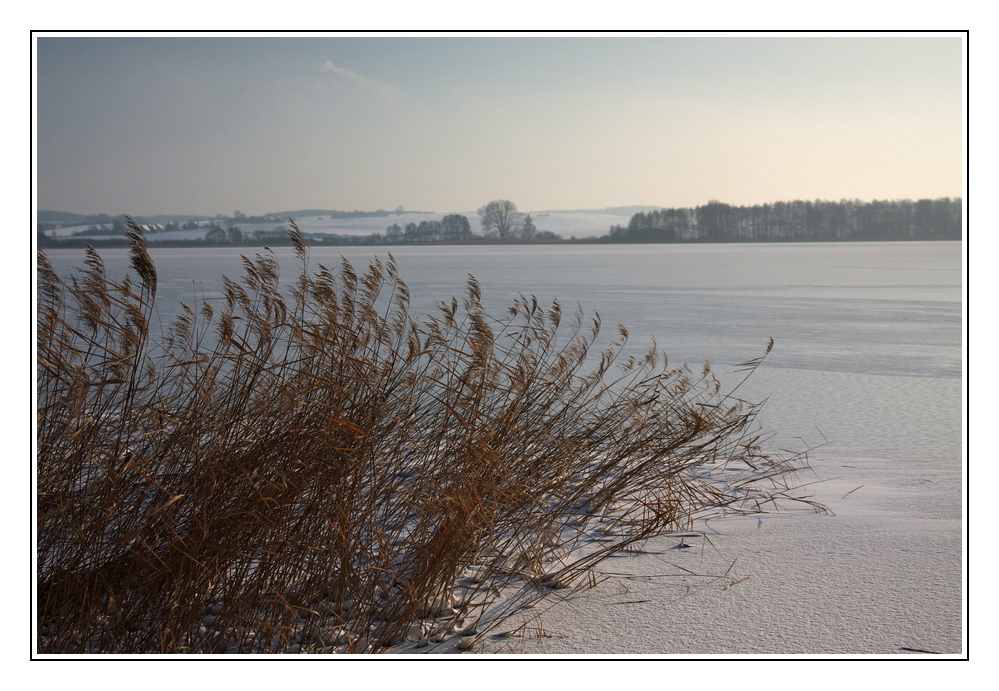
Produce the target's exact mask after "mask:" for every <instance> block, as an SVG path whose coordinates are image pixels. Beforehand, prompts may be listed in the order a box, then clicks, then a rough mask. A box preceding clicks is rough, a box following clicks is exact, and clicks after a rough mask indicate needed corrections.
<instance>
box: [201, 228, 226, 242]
mask: <svg viewBox="0 0 999 691" xmlns="http://www.w3.org/2000/svg"><path fill="white" fill-rule="evenodd" d="M228 243H229V234H228V233H226V232H225V228H223V227H222V226H220V225H219V224H218V223H213V224H212V225H211V226H209V227H208V232H207V233H205V244H206V245H226V244H228Z"/></svg>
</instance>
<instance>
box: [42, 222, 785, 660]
mask: <svg viewBox="0 0 999 691" xmlns="http://www.w3.org/2000/svg"><path fill="white" fill-rule="evenodd" d="M129 225H130V227H131V230H130V232H129V233H128V239H129V242H130V244H131V264H132V268H133V271H134V274H135V276H134V278H126V279H124V280H122V281H121V282H114V281H113V280H111V279H110V278H108V277H107V276H106V275H105V272H104V267H103V264H102V262H101V260H100V257H99V256H98V254H97V253H96V252H95V251H94V250H93V249H88V251H87V257H86V264H85V267H84V268H83V270H82V271H81V272H80V274H79V275H77V276H73V277H71V278H69V279H63V278H61V277H59V276H57V275H56V273H55V272H54V271H53V269H52V267H51V265H50V264H49V262H48V261H47V259H46V258H45V256H44V255H43V254H40V255H39V258H38V275H39V305H38V343H37V380H38V384H37V390H38V408H37V638H36V641H37V649H38V651H39V652H40V653H87V652H93V653H151V652H152V653H177V652H192V653H194V652H196V653H225V652H275V651H316V652H324V651H325V652H347V653H355V652H358V653H359V652H379V651H383V650H386V649H390V648H391V646H393V645H398V644H399V643H401V642H402V641H404V640H407V639H408V640H412V641H417V644H424V643H426V642H428V639H429V640H441V639H442V638H443V637H444V636H446V635H447V634H448V632H450V631H452V629H453V628H454V627H455V626H456V624H457V622H459V621H460V620H463V621H464V623H465V624H466V625H467V623H468V622H472V626H469V627H468V628H466V630H465V631H460V632H459V633H464V634H469V632H470V631H473V630H474V628H473V627H474V622H475V621H476V617H477V616H480V615H481V612H482V611H483V609H484V606H485V604H487V603H488V602H489V601H490V600H491V599H492V598H493V597H494V595H495V592H496V590H495V588H501V587H511V586H512V587H521V588H522V589H523V592H524V593H534V594H535V596H537V597H542V596H544V594H545V592H547V591H548V590H552V589H556V588H561V587H563V586H566V585H575V586H576V587H586V584H587V583H589V584H591V585H592V584H593V583H595V582H596V579H595V578H594V575H593V567H594V566H595V565H596V564H598V563H599V562H600V561H601V560H603V559H605V558H606V557H608V556H610V555H611V554H613V553H615V552H617V551H618V550H621V549H623V548H625V547H628V546H629V545H632V544H634V543H636V542H640V541H642V540H645V539H647V538H649V537H651V536H654V535H656V534H661V533H663V532H666V531H671V530H676V529H686V528H688V527H689V525H690V523H691V521H692V520H694V519H695V518H698V517H702V516H706V515H714V514H717V513H719V512H724V511H762V510H764V506H765V505H766V503H767V502H770V501H773V500H775V499H777V498H780V497H787V496H789V495H788V490H789V485H788V478H790V477H791V474H792V473H793V471H795V470H796V469H798V468H799V467H800V466H801V464H802V462H803V461H802V459H800V458H797V457H795V458H790V459H788V458H783V457H778V456H775V455H772V454H768V453H764V452H763V451H762V450H761V448H760V441H761V440H760V437H759V436H758V434H756V433H754V432H753V428H754V417H755V415H756V414H757V411H758V407H757V406H755V405H750V404H748V403H746V402H744V401H740V400H737V399H736V398H734V397H733V396H731V395H726V394H724V393H722V390H721V387H720V384H719V383H718V382H717V380H716V379H715V378H714V377H713V375H712V374H711V373H710V371H709V368H707V367H705V368H704V370H703V371H702V372H700V373H696V374H695V373H694V372H692V371H691V370H690V369H689V368H687V367H686V366H683V367H680V368H677V369H671V368H670V367H669V365H668V364H667V361H666V359H665V357H664V356H663V355H662V354H661V353H660V352H659V351H658V350H657V348H656V347H655V345H654V344H653V346H652V347H651V348H650V349H649V350H648V352H647V353H646V354H645V356H644V358H639V359H636V358H627V359H626V361H624V362H619V360H625V358H623V356H621V351H622V348H623V345H624V343H625V341H626V339H627V331H626V330H624V329H623V327H622V328H621V329H620V332H619V338H618V339H617V340H616V341H615V343H614V344H613V345H611V346H610V347H608V348H606V349H603V350H601V351H600V352H598V353H591V350H593V349H594V341H595V339H596V338H597V334H598V333H599V331H600V320H599V317H595V318H593V319H592V320H589V321H586V320H584V317H583V315H582V313H581V312H577V313H576V314H575V315H574V316H573V317H572V318H571V319H568V320H566V321H567V322H568V323H567V324H566V325H562V324H561V322H562V321H563V318H562V314H561V308H560V306H559V304H558V303H557V302H554V303H553V304H552V305H551V306H550V307H549V308H544V307H542V306H541V305H539V304H538V302H537V300H535V299H534V298H533V297H530V298H527V297H523V296H521V297H519V298H517V299H516V300H515V301H514V303H513V305H512V307H511V308H510V311H509V314H508V315H506V316H505V317H504V318H503V319H493V318H490V317H489V316H487V315H486V314H485V313H484V311H483V309H482V306H481V303H480V292H479V286H478V284H477V283H476V281H475V279H474V278H471V277H470V278H469V281H468V285H467V291H466V295H465V296H464V299H463V300H462V301H461V302H460V303H459V301H458V300H457V299H451V300H450V301H449V302H443V303H440V306H439V307H440V309H439V314H437V316H435V317H432V318H425V319H424V320H423V321H418V320H416V319H414V318H413V317H412V316H411V315H410V312H409V291H408V289H407V287H406V285H405V283H404V282H403V281H402V280H401V279H400V278H399V276H398V273H397V269H396V265H395V262H394V260H393V259H392V258H391V256H390V257H389V259H388V261H387V262H382V261H380V260H377V259H376V260H375V261H373V262H372V264H371V265H370V266H369V268H368V269H367V271H366V272H365V273H363V274H362V275H358V274H357V273H356V272H355V270H354V268H353V267H352V266H351V265H350V264H349V263H348V262H347V261H346V260H344V261H343V263H342V265H341V266H340V267H339V268H338V269H336V270H334V269H330V268H328V267H324V266H321V265H320V266H319V267H318V269H317V270H316V271H315V272H314V273H310V272H309V271H308V252H307V249H306V247H305V245H304V242H303V240H302V237H301V235H300V234H299V233H298V230H297V228H295V230H294V231H293V233H292V240H293V243H294V244H295V247H296V252H297V254H298V256H299V258H300V261H301V267H300V272H299V275H298V277H297V280H296V281H295V283H294V284H293V286H292V287H291V289H290V291H289V292H290V297H291V300H290V301H289V300H287V299H286V297H285V296H284V294H283V293H282V291H281V290H280V287H279V274H278V266H277V263H276V262H275V260H274V259H273V257H272V256H270V255H263V256H261V255H257V256H256V258H255V259H253V260H250V259H247V258H244V275H243V277H242V280H241V281H240V282H235V281H232V280H229V279H224V284H225V299H224V305H223V306H222V307H221V309H220V310H213V309H212V308H211V307H210V306H209V305H208V304H207V303H206V304H205V305H203V306H202V307H201V308H200V309H198V310H195V309H194V308H191V307H189V306H187V305H184V306H183V311H182V313H181V314H180V316H179V317H178V318H177V319H176V321H175V322H174V323H173V325H172V327H171V328H170V329H169V331H168V333H167V334H166V336H165V337H163V338H162V339H157V342H153V340H152V339H151V338H150V335H149V323H150V320H151V319H152V318H153V317H154V314H155V312H154V297H155V291H156V270H155V267H154V266H153V263H152V261H151V260H150V258H149V255H148V253H147V252H146V249H145V243H144V239H143V236H142V231H141V230H140V229H139V228H138V227H137V226H136V225H135V224H134V223H131V222H130V223H129ZM216 312H217V313H216ZM768 350H769V349H768ZM593 360H596V363H597V364H596V366H595V367H593V368H592V369H590V370H587V369H585V367H584V366H585V365H586V364H587V363H589V362H591V361H593ZM760 360H762V358H758V359H757V360H754V361H752V362H750V363H747V366H748V367H749V368H750V369H752V368H754V367H755V366H756V365H758V364H759V361H760ZM598 525H599V526H600V527H601V528H602V529H604V532H603V533H602V541H601V542H599V543H594V544H599V546H600V547H599V549H596V550H591V551H588V552H585V553H576V554H573V553H572V549H573V547H575V546H577V544H578V540H579V538H580V536H582V535H585V534H587V532H589V531H591V530H592V529H593V528H594V527H595V526H598ZM463 640H465V639H463ZM467 640H469V641H471V640H472V639H467ZM468 645H469V647H470V646H471V643H469V644H468Z"/></svg>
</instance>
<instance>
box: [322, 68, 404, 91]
mask: <svg viewBox="0 0 999 691" xmlns="http://www.w3.org/2000/svg"><path fill="white" fill-rule="evenodd" d="M321 69H322V71H323V72H332V73H333V74H335V75H336V76H337V77H340V78H341V79H345V80H347V81H350V82H353V83H354V84H357V85H358V86H360V87H361V88H362V89H365V90H367V91H371V92H373V93H377V94H382V95H384V96H394V95H396V94H398V93H399V87H398V86H396V85H395V84H388V83H386V82H382V81H379V80H377V79H370V78H368V77H365V76H364V75H362V74H358V73H357V72H354V71H352V70H348V69H347V68H346V67H340V66H339V65H334V64H333V63H332V62H330V61H329V60H327V61H326V62H324V63H323V66H322V68H321Z"/></svg>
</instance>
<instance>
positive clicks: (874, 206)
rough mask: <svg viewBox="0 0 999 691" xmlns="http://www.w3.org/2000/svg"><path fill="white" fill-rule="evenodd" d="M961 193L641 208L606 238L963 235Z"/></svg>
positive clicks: (932, 237) (744, 239)
mask: <svg viewBox="0 0 999 691" xmlns="http://www.w3.org/2000/svg"><path fill="white" fill-rule="evenodd" d="M961 219H962V203H961V199H960V198H956V199H952V198H949V197H942V198H939V199H920V200H918V201H912V200H908V199H904V200H893V201H871V202H862V201H859V200H842V201H838V202H834V201H792V202H776V203H773V204H757V205H754V206H732V205H730V204H724V203H722V202H719V201H714V200H712V201H709V202H708V203H707V204H705V205H703V206H698V207H694V208H668V209H657V210H654V211H648V212H639V213H636V214H635V215H634V216H632V217H631V220H630V221H629V222H628V225H627V226H620V225H618V226H613V227H612V228H611V230H610V232H609V233H608V234H607V235H606V236H604V237H603V238H601V239H602V240H603V241H607V242H796V241H812V242H815V241H827V242H828V241H851V240H853V241H856V240H960V239H961V237H962V230H961V227H962V226H961Z"/></svg>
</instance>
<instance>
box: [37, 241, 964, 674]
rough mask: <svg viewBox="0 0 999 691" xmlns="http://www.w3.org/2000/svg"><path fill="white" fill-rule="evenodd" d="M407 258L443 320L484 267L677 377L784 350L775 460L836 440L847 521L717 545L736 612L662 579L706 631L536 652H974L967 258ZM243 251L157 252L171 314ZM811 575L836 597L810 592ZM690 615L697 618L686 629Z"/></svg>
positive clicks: (826, 495) (535, 252)
mask: <svg viewBox="0 0 999 691" xmlns="http://www.w3.org/2000/svg"><path fill="white" fill-rule="evenodd" d="M242 251H243V252H246V251H247V250H246V249H243V250H242ZM392 251H393V255H394V256H395V258H396V260H397V263H398V266H399V270H400V274H401V276H402V278H403V279H404V280H405V281H406V282H407V284H408V285H409V287H410V289H411V291H412V295H413V309H414V311H417V312H429V311H432V310H433V308H434V304H435V303H436V301H438V300H444V299H449V298H450V296H452V295H455V296H457V297H458V298H459V299H460V298H461V295H462V290H463V287H464V284H465V280H466V278H467V274H469V273H471V274H474V275H475V276H476V278H478V280H479V281H480V283H481V285H482V292H483V303H484V305H485V306H486V308H487V310H488V311H489V312H490V313H491V314H493V315H494V316H501V315H502V313H503V310H504V309H505V307H506V306H507V305H508V304H509V303H510V301H511V300H512V298H513V297H514V296H516V295H517V294H518V293H524V294H534V295H536V296H537V297H538V299H539V300H540V301H542V302H543V303H547V302H550V300H551V299H552V297H553V296H558V298H559V300H560V302H561V303H562V305H563V311H564V312H570V311H571V310H572V308H573V306H574V305H575V304H577V303H578V304H580V305H581V306H582V307H583V309H584V311H586V312H592V311H593V310H597V311H599V313H600V315H601V317H602V318H603V323H604V329H605V333H608V334H611V333H612V332H613V331H614V330H615V329H614V327H615V325H616V324H617V323H618V322H620V323H622V324H624V325H626V326H627V327H628V329H629V330H630V332H631V344H632V345H633V346H634V347H635V349H636V350H641V351H643V350H644V349H645V348H646V347H647V345H648V343H649V340H650V339H651V338H652V337H653V336H654V337H655V338H656V339H657V341H658V344H659V346H660V348H661V349H663V350H665V351H666V353H667V354H668V355H669V357H670V359H671V360H672V361H673V362H676V363H680V362H690V363H691V364H692V365H700V364H701V363H702V362H703V361H704V360H705V359H707V360H709V361H711V363H712V365H713V366H714V369H715V372H716V374H717V376H718V377H719V378H720V379H721V380H722V383H723V385H726V384H727V385H729V386H734V385H735V384H736V383H738V381H739V380H740V379H741V376H740V375H738V374H736V373H735V370H736V369H737V365H738V363H740V362H743V361H745V360H748V359H750V358H754V357H757V356H758V355H761V354H762V353H763V351H764V348H765V347H766V344H767V340H768V338H769V337H771V336H772V337H773V338H774V339H775V341H776V346H775V348H774V350H773V352H772V353H771V354H770V356H769V357H768V358H767V359H766V361H765V362H764V364H763V366H762V367H761V368H760V369H759V370H758V371H757V372H756V373H755V374H754V375H753V377H752V378H751V379H750V380H749V381H748V382H747V383H746V384H745V385H744V386H743V387H742V388H741V389H740V395H742V396H743V397H745V398H748V399H750V400H762V399H764V398H767V399H768V400H767V404H766V406H765V408H764V410H763V414H762V417H761V419H762V422H763V424H764V426H765V427H766V428H767V429H770V430H773V431H775V432H776V433H777V437H776V441H775V443H776V444H778V445H780V446H783V447H786V448H794V449H800V448H803V447H804V446H806V445H808V446H816V445H819V444H824V445H823V446H821V448H818V449H816V450H815V451H813V452H812V453H811V454H810V456H809V457H810V459H811V463H812V466H813V468H814V470H815V474H816V476H817V477H818V478H819V479H821V480H823V481H824V482H823V483H821V484H819V485H817V486H816V491H815V492H814V494H815V496H816V497H818V498H820V500H822V501H824V502H826V503H827V504H828V505H829V506H830V508H831V509H832V510H833V511H834V512H835V514H836V515H835V516H816V517H800V518H794V519H793V520H794V521H796V522H793V523H789V522H788V521H787V520H782V519H783V518H785V517H775V518H774V519H770V518H767V519H764V523H765V524H766V525H767V526H769V528H770V531H769V533H767V532H766V531H762V532H761V526H762V525H764V523H760V524H759V525H757V523H756V519H753V522H752V524H751V528H750V527H747V526H749V525H750V524H748V523H733V524H731V525H732V528H731V529H730V530H728V531H726V530H725V529H722V530H721V532H720V533H719V534H720V537H719V539H718V540H716V541H715V542H716V547H717V549H718V550H719V552H718V555H720V556H719V558H720V559H721V561H725V562H731V561H732V559H733V557H737V558H738V559H739V560H740V561H739V563H740V564H743V565H744V568H748V569H750V570H749V571H747V572H746V574H743V575H747V574H749V575H752V576H753V578H752V580H751V581H747V582H746V583H745V584H740V585H739V586H736V588H735V589H733V591H725V593H726V594H725V595H724V596H722V595H717V594H715V595H711V596H710V597H708V596H703V597H702V596H698V597H695V598H694V599H690V598H689V597H685V596H682V593H681V591H675V590H670V588H675V584H672V582H671V584H670V585H667V584H666V583H665V581H655V587H656V588H660V589H666V591H662V590H659V591H656V592H657V593H658V595H656V596H655V597H664V598H667V599H669V598H672V601H673V602H674V607H675V609H674V610H673V612H672V613H671V614H670V616H671V617H676V618H677V621H678V622H685V623H683V626H684V627H687V629H686V630H688V632H689V635H687V636H686V637H683V636H678V635H677V634H676V631H675V630H665V629H663V628H662V627H659V628H658V629H656V627H652V629H654V630H658V634H656V633H650V631H643V630H641V628H642V626H641V624H642V622H646V621H655V618H656V616H659V617H660V618H662V616H663V615H662V613H661V612H660V613H659V614H658V615H657V614H656V612H655V611H652V612H646V613H645V614H641V613H640V612H639V611H638V609H639V608H632V609H630V610H628V611H627V612H625V611H622V610H620V609H615V608H613V607H611V608H607V607H604V608H603V609H600V608H596V607H595V608H594V609H592V611H590V610H586V609H585V606H584V607H582V608H576V609H575V610H572V608H570V610H571V611H576V612H577V615H576V616H577V619H578V617H579V616H583V621H582V622H580V621H576V622H575V623H573V621H574V620H573V619H572V617H569V618H568V619H567V623H565V624H564V626H566V627H568V628H567V629H566V630H567V631H568V633H567V634H566V636H565V637H561V638H560V637H556V638H554V639H552V640H550V641H546V642H540V641H539V642H538V646H539V649H538V650H536V651H534V652H559V653H572V652H579V653H585V652H590V653H593V652H611V653H629V652H632V653H633V652H644V653H674V654H676V653H683V654H701V653H704V654H725V653H741V652H745V653H750V654H752V653H761V652H762V653H781V652H786V653H809V652H814V653H846V654H851V653H874V654H895V653H898V652H899V650H900V648H903V647H911V648H917V649H923V650H932V651H935V652H945V653H958V652H960V651H961V649H962V639H961V623H962V589H963V584H962V579H961V574H962V558H963V553H962V498H963V496H962V487H963V474H962V473H963V463H962V458H963V456H962V441H963V436H962V405H963V400H964V398H963V396H962V340H961V339H962V328H961V324H962V298H963V289H962V248H961V244H960V243H849V244H759V245H585V246H571V247H559V246H551V245H548V246H539V247H529V246H510V247H496V246H493V247H396V248H393V250H392ZM239 252H240V250H238V249H224V248H205V249H153V250H152V251H151V254H152V256H153V259H154V261H155V263H156V266H157V269H158V272H159V294H158V298H159V299H158V304H159V310H160V312H161V315H162V316H163V317H164V319H166V318H168V317H169V316H170V315H171V314H173V313H175V311H176V309H175V306H176V305H177V303H178V302H180V301H182V300H183V301H184V302H188V303H192V304H199V302H200V299H201V296H202V295H203V296H204V298H205V299H208V300H209V301H213V300H217V299H218V298H219V297H220V296H221V286H220V282H219V280H218V276H219V275H220V274H226V275H228V276H229V277H230V278H237V277H238V276H239V274H240V259H239ZM375 253H377V254H378V255H379V256H381V257H383V258H384V257H385V250H384V249H382V248H371V247H359V248H335V249H333V248H324V249H320V250H317V251H315V252H314V253H313V255H312V258H311V263H312V266H313V268H314V267H315V265H316V264H317V263H323V264H326V265H328V266H330V267H335V266H336V265H337V264H338V262H339V257H340V255H341V254H342V255H344V256H346V257H347V258H348V259H349V260H350V261H351V262H353V263H354V265H355V267H356V268H358V270H359V272H360V270H361V269H363V268H364V267H365V266H366V264H367V261H368V260H369V259H370V258H371V257H372V256H373V255H374V254H375ZM276 254H277V257H278V259H279V261H280V263H281V267H282V278H283V280H286V281H287V282H290V281H291V280H292V279H293V278H294V275H295V261H294V257H293V254H292V251H291V249H290V248H280V249H278V250H276ZM101 255H102V257H103V258H104V260H105V263H106V265H107V268H108V273H109V275H111V276H112V277H120V276H121V275H123V273H124V272H125V270H126V266H127V256H126V251H125V250H118V249H109V250H103V251H102V252H101ZM48 256H49V258H50V259H51V260H52V262H53V264H54V265H55V266H56V269H57V270H59V271H67V270H68V269H69V267H72V266H79V265H80V264H82V260H83V252H82V251H81V250H51V251H49V252H48ZM855 488H857V489H856V491H853V490H855ZM722 533H730V534H727V535H725V534H722ZM754 559H756V562H754ZM782 560H784V561H782ZM613 561H620V560H613ZM643 563H644V562H643ZM754 563H756V564H757V565H756V566H755V567H754V566H753V564H754ZM747 564H748V566H745V565H747ZM778 565H779V566H778ZM614 566H615V567H618V566H620V564H614ZM646 566H648V565H646ZM646 566H642V565H640V564H639V565H637V566H636V568H638V569H639V570H641V569H642V568H646ZM650 568H651V567H650ZM754 569H755V570H754ZM722 570H724V567H722ZM788 574H793V577H792V580H793V578H798V579H805V580H803V581H802V583H803V585H802V587H801V588H797V589H796V590H794V592H793V593H791V592H787V584H788V582H790V581H787V580H785V576H787V575H788ZM816 581H817V582H818V583H819V585H820V586H821V585H822V584H825V585H824V587H819V586H815V588H812V587H811V586H808V585H807V584H808V583H813V582H816ZM688 585H689V584H688ZM649 587H652V586H649ZM810 588H812V589H810ZM753 589H755V590H753ZM803 589H804V590H803ZM735 591H738V592H737V594H732V593H733V592H735ZM664 593H665V594H664ZM678 593H681V594H678ZM803 593H804V594H803ZM749 594H753V599H746V600H745V601H742V604H741V605H740V606H734V605H732V602H731V601H729V602H728V604H725V603H724V602H723V601H720V600H719V599H718V598H721V597H725V598H729V597H731V598H736V597H749ZM806 595H807V597H806ZM600 597H603V595H601V592H597V593H596V594H595V595H594V598H593V602H594V603H600V602H601V600H600ZM801 598H804V599H801ZM625 599H628V598H625ZM631 599H634V600H638V599H639V598H631ZM761 603H762V604H761ZM768 603H769V604H768ZM684 607H689V608H690V611H689V616H688V617H687V619H684V615H683V612H684V611H685V610H684ZM740 607H741V609H740ZM580 611H582V612H584V614H579V612H580ZM624 615H627V616H630V617H632V618H633V621H632V624H635V625H631V624H629V627H630V628H628V627H625V628H626V629H627V630H624V631H622V627H620V626H618V625H617V624H615V621H616V620H615V619H614V617H620V616H624ZM715 616H719V617H729V618H730V619H729V620H728V628H729V629H732V630H734V631H735V632H742V633H745V631H746V630H747V629H752V628H753V627H760V626H762V624H760V622H761V621H763V622H765V621H766V620H767V618H768V617H772V618H775V619H779V620H780V622H781V623H780V626H779V627H778V629H777V631H778V633H777V634H775V633H774V630H775V629H774V628H773V626H771V627H769V628H766V629H765V630H764V629H761V630H760V631H759V632H758V633H757V634H755V635H751V636H748V637H747V636H745V635H736V633H732V631H730V633H732V635H731V636H730V637H729V638H725V637H719V635H718V632H717V631H716V632H714V633H711V632H710V631H708V630H707V628H705V627H711V626H713V625H714V626H717V624H712V617H715ZM601 617H604V618H603V619H602V618H601ZM643 617H644V618H643ZM740 617H744V620H743V619H740ZM699 622H700V623H699ZM635 626H638V628H637V629H636V628H635ZM689 627H695V628H694V630H690V628H689ZM697 627H702V628H703V629H704V630H701V629H698V628H697ZM781 627H786V628H781ZM584 629H585V630H587V631H598V632H599V631H604V632H605V633H607V635H609V636H611V637H612V638H613V641H612V642H608V639H607V636H605V635H601V636H596V634H594V636H595V637H591V638H592V640H591V638H587V636H586V635H583V634H582V633H581V632H582V631H583V630H584ZM799 629H800V632H799V633H796V634H795V635H793V636H791V635H789V634H788V631H797V630H799ZM628 631H631V632H632V633H633V634H634V636H638V635H639V634H640V635H641V638H637V637H629V636H631V635H632V634H629V633H628ZM636 631H637V632H638V633H635V632H636ZM778 634H779V635H778ZM545 646H547V647H545ZM528 652H530V651H528Z"/></svg>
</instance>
